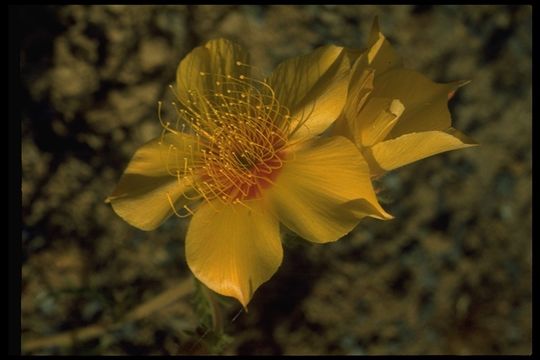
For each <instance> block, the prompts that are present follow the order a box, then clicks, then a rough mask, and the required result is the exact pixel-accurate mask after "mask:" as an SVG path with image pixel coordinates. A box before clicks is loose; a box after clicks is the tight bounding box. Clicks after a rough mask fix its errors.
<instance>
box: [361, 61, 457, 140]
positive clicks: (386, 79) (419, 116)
mask: <svg viewBox="0 0 540 360" xmlns="http://www.w3.org/2000/svg"><path fill="white" fill-rule="evenodd" d="M458 86H459V85H458V83H451V84H437V83H434V82H433V81H431V80H429V79H428V78H427V77H425V76H423V75H421V74H420V73H418V72H416V71H413V70H407V69H393V70H390V71H388V72H386V73H385V74H383V75H381V76H377V75H375V81H374V89H373V91H372V92H371V96H373V97H385V98H391V99H398V100H400V101H401V102H402V103H403V105H404V106H405V111H404V112H403V114H402V115H401V117H400V119H399V121H398V122H397V124H396V125H395V126H394V128H393V129H392V131H391V132H390V134H389V135H388V137H387V139H391V138H395V137H397V136H400V135H403V134H407V133H411V132H420V131H429V130H445V129H448V128H449V127H450V125H451V119H450V112H449V111H448V105H447V102H448V94H449V93H450V92H451V91H452V90H454V89H456V87H458Z"/></svg>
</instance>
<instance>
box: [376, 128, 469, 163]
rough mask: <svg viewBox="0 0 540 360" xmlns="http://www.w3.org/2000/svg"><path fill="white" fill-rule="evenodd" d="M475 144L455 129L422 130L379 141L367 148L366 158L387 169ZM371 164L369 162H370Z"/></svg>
mask: <svg viewBox="0 0 540 360" xmlns="http://www.w3.org/2000/svg"><path fill="white" fill-rule="evenodd" d="M475 145H476V144H475V143H474V142H473V141H472V140H471V139H469V138H467V137H466V136H465V135H463V134H461V133H460V132H459V131H457V130H456V129H453V128H450V129H448V130H446V131H424V132H418V133H411V134H405V135H401V136H399V137H397V138H395V139H391V140H386V141H383V142H380V143H378V144H376V145H374V146H373V147H371V148H370V149H367V150H366V152H367V155H368V160H369V159H370V158H372V160H373V161H374V164H373V165H375V167H380V168H381V169H382V170H384V171H389V170H392V169H395V168H398V167H400V166H403V165H407V164H410V163H412V162H414V161H418V160H420V159H423V158H426V157H428V156H432V155H435V154H439V153H442V152H445V151H450V150H457V149H462V148H466V147H470V146H475ZM370 165H371V164H370Z"/></svg>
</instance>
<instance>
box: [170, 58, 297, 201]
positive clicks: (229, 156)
mask: <svg viewBox="0 0 540 360" xmlns="http://www.w3.org/2000/svg"><path fill="white" fill-rule="evenodd" d="M237 65H242V64H239V63H237ZM200 76H201V79H202V80H203V81H204V82H205V84H206V86H204V88H206V89H210V90H207V91H206V92H205V93H201V92H199V91H195V90H188V91H187V94H188V95H187V97H186V96H184V98H182V97H178V98H179V101H180V104H179V105H178V106H177V110H178V115H179V121H178V123H177V124H176V130H174V129H171V128H170V127H169V126H168V125H169V124H165V125H164V126H165V128H166V130H168V131H171V132H173V133H180V132H181V133H186V134H190V135H192V136H193V137H194V138H195V139H196V142H195V144H194V146H192V147H190V151H189V154H186V153H182V155H179V156H181V157H183V159H177V161H176V163H180V164H182V163H183V164H184V169H183V170H182V169H181V167H178V168H179V170H177V171H176V174H174V175H176V176H178V177H179V179H180V178H182V177H186V176H191V177H192V178H193V179H194V180H193V182H192V187H193V189H194V190H195V191H196V192H197V193H198V194H199V195H200V197H201V198H204V199H205V200H207V201H210V200H214V199H219V200H221V201H223V202H227V203H239V202H242V201H244V200H251V199H256V198H260V197H261V196H262V194H263V191H264V189H266V188H268V187H269V186H271V185H272V184H273V183H274V180H275V179H276V177H277V176H278V174H279V172H280V169H281V168H282V167H283V164H284V161H285V160H286V150H285V147H286V144H287V134H288V133H289V131H288V130H289V129H288V126H289V123H290V121H289V113H288V110H287V109H286V108H285V107H283V106H281V105H280V104H279V103H278V101H277V99H276V96H275V94H274V91H273V90H272V88H271V87H270V86H269V85H268V84H266V83H265V82H262V81H258V80H255V79H252V78H248V77H247V76H246V75H238V76H231V75H215V74H208V73H203V72H201V73H200ZM172 175H173V174H172Z"/></svg>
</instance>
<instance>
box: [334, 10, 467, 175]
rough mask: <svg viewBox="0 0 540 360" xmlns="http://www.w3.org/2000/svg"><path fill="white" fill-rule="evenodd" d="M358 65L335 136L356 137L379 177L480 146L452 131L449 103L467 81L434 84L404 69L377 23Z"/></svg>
mask: <svg viewBox="0 0 540 360" xmlns="http://www.w3.org/2000/svg"><path fill="white" fill-rule="evenodd" d="M348 52H349V56H350V58H351V59H352V61H354V64H353V69H352V75H351V82H350V86H349V92H348V99H347V103H346V104H345V107H344V110H343V114H342V116H341V117H340V118H339V120H338V121H336V123H335V126H334V128H333V131H332V133H333V134H334V135H343V136H346V137H348V138H349V139H351V140H352V141H353V142H354V143H355V144H356V145H357V146H358V148H359V149H360V150H361V151H362V153H363V155H364V157H365V159H366V160H367V161H368V163H369V167H370V169H371V172H372V175H373V176H377V175H381V174H383V173H385V172H386V171H389V170H393V169H395V168H398V167H400V166H403V165H407V164H409V163H411V162H414V161H417V160H420V159H423V158H425V157H428V156H431V155H435V154H438V153H441V152H445V151H450V150H456V149H462V148H466V147H470V146H474V145H476V144H475V143H474V142H473V141H472V140H471V139H469V138H467V137H466V136H465V135H463V134H462V133H460V132H459V131H458V130H456V129H454V128H452V126H451V119H450V112H449V111H448V106H447V102H448V100H449V98H451V97H452V95H453V94H454V92H455V91H456V89H457V88H458V87H460V86H463V85H465V84H466V83H467V81H457V82H453V83H449V84H438V83H434V82H432V81H431V80H429V79H428V78H426V77H425V76H423V75H421V74H420V73H418V72H416V71H413V70H408V69H405V68H403V67H402V64H401V60H400V59H399V58H398V56H397V55H396V54H395V52H394V50H393V49H392V47H391V45H390V44H389V42H388V41H387V40H386V38H385V36H384V35H383V34H382V33H381V32H380V31H379V25H378V21H377V19H375V21H374V23H373V27H372V30H371V35H370V37H369V43H368V49H367V50H366V51H364V52H358V51H355V50H348Z"/></svg>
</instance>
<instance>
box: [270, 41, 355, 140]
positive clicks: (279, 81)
mask: <svg viewBox="0 0 540 360" xmlns="http://www.w3.org/2000/svg"><path fill="white" fill-rule="evenodd" d="M349 67H350V64H349V59H348V57H347V56H346V54H345V52H344V51H343V48H341V47H337V46H332V45H329V46H323V47H321V48H318V49H317V50H315V51H314V52H312V53H310V54H308V55H304V56H300V57H296V58H293V59H289V60H286V61H284V62H283V63H281V64H280V65H279V66H278V67H277V68H276V70H275V71H274V72H273V73H272V75H271V76H270V77H269V78H268V79H267V80H266V81H267V83H268V84H269V85H270V86H271V87H272V88H273V89H274V91H275V94H276V97H277V99H278V101H279V103H280V104H281V105H283V106H285V107H287V108H288V109H289V111H290V114H291V117H292V119H293V122H292V124H291V137H290V138H291V139H297V138H298V139H299V138H304V137H309V136H314V135H317V134H320V133H321V132H323V131H324V130H326V129H327V128H328V127H329V126H330V125H331V124H332V123H333V122H334V121H335V120H336V119H337V117H338V116H339V114H340V113H341V111H342V109H343V105H344V104H345V100H346V95H347V87H348V84H349V76H350V69H349Z"/></svg>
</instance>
